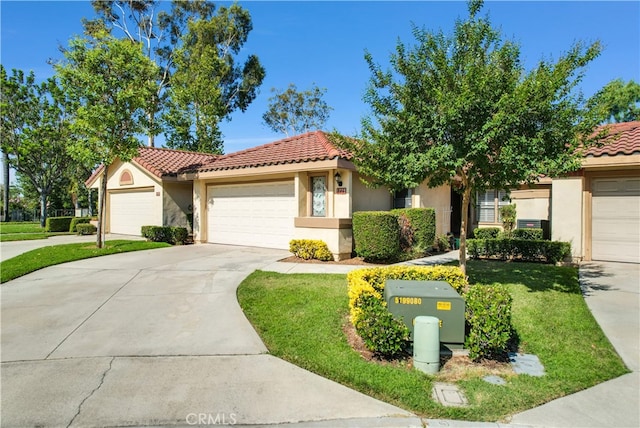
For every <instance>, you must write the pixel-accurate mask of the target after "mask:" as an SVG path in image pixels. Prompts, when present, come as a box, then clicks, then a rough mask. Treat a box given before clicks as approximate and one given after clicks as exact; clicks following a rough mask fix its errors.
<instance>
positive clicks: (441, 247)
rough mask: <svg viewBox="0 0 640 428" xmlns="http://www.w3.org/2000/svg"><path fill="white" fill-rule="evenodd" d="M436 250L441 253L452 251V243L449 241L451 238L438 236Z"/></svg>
mask: <svg viewBox="0 0 640 428" xmlns="http://www.w3.org/2000/svg"><path fill="white" fill-rule="evenodd" d="M436 248H437V249H438V251H441V252H442V251H449V250H451V241H449V237H448V236H447V235H440V236H438V237H437V238H436Z"/></svg>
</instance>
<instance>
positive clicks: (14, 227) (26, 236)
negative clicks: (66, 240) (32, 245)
mask: <svg viewBox="0 0 640 428" xmlns="http://www.w3.org/2000/svg"><path fill="white" fill-rule="evenodd" d="M56 235H70V233H69V232H56V233H52V232H45V230H44V227H40V223H38V222H31V221H30V222H8V223H0V242H10V241H30V240H36V239H47V238H48V237H50V236H56Z"/></svg>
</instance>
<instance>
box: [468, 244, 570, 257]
mask: <svg viewBox="0 0 640 428" xmlns="http://www.w3.org/2000/svg"><path fill="white" fill-rule="evenodd" d="M467 249H468V252H469V256H470V257H471V258H474V259H481V258H494V259H500V260H509V259H512V260H521V261H528V262H540V261H543V262H547V263H558V262H560V261H562V260H564V259H565V258H566V257H568V256H569V255H571V244H570V243H568V242H561V241H544V240H535V241H534V240H529V239H468V240H467Z"/></svg>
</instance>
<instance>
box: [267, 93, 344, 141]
mask: <svg viewBox="0 0 640 428" xmlns="http://www.w3.org/2000/svg"><path fill="white" fill-rule="evenodd" d="M271 92H272V93H273V94H274V95H273V96H272V97H271V98H269V106H268V109H267V111H266V112H265V113H264V114H263V115H262V120H263V121H264V123H265V125H267V126H268V127H269V128H271V129H272V130H273V131H275V132H281V133H283V134H285V135H286V136H287V137H288V136H289V135H296V134H302V133H304V132H308V131H310V130H312V129H322V127H323V126H324V124H325V123H326V122H327V120H328V119H329V114H330V112H331V110H332V108H331V107H329V105H328V104H327V103H326V101H324V100H323V99H322V96H323V95H324V94H325V92H326V89H325V88H319V87H318V86H316V85H315V84H314V85H312V87H311V88H310V89H307V90H305V91H298V88H297V87H296V85H294V84H293V83H291V84H289V87H288V88H287V89H286V90H285V91H281V90H278V89H275V88H272V89H271Z"/></svg>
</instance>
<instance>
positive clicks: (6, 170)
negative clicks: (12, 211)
mask: <svg viewBox="0 0 640 428" xmlns="http://www.w3.org/2000/svg"><path fill="white" fill-rule="evenodd" d="M2 168H3V169H2V171H3V173H4V189H3V192H2V201H3V202H4V205H3V206H2V214H3V218H4V221H9V220H10V218H9V153H7V152H5V151H3V152H2Z"/></svg>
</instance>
